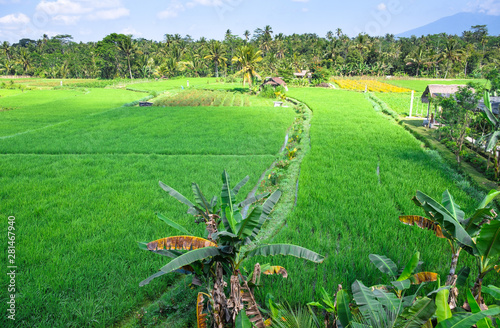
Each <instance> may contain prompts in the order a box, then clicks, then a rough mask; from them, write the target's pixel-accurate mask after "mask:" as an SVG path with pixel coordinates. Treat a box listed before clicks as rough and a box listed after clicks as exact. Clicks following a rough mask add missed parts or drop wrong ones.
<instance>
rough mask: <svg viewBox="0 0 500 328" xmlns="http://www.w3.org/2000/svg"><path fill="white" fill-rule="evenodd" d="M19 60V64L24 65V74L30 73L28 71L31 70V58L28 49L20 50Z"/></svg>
mask: <svg viewBox="0 0 500 328" xmlns="http://www.w3.org/2000/svg"><path fill="white" fill-rule="evenodd" d="M18 55H19V59H18V63H19V64H22V65H23V72H24V74H27V73H28V70H29V69H30V68H31V56H30V53H29V52H28V50H26V48H20V49H19V53H18Z"/></svg>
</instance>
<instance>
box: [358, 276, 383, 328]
mask: <svg viewBox="0 0 500 328" xmlns="http://www.w3.org/2000/svg"><path fill="white" fill-rule="evenodd" d="M352 294H353V296H354V301H356V304H357V305H358V306H359V310H360V311H361V314H362V315H363V317H364V318H365V320H366V322H368V323H370V324H371V325H372V326H373V327H377V326H378V325H379V323H380V322H383V321H385V320H384V317H385V315H386V313H385V311H384V309H383V307H382V304H380V302H379V301H378V300H377V298H376V297H375V294H374V292H373V291H372V290H371V289H370V288H368V287H366V286H365V285H363V283H362V282H361V281H359V280H356V281H355V282H354V283H353V284H352Z"/></svg>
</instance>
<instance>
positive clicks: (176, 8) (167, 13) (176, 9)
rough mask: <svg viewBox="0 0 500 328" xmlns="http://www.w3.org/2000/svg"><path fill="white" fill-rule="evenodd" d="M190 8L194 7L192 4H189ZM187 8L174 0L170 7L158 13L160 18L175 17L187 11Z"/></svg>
mask: <svg viewBox="0 0 500 328" xmlns="http://www.w3.org/2000/svg"><path fill="white" fill-rule="evenodd" d="M188 7H189V8H192V5H190V4H188ZM185 10H186V8H185V7H184V5H183V4H182V3H180V2H178V1H172V2H171V3H170V5H169V6H168V8H167V9H166V10H164V11H161V12H159V13H158V18H162V19H165V18H174V17H177V16H179V13H181V12H183V11H185Z"/></svg>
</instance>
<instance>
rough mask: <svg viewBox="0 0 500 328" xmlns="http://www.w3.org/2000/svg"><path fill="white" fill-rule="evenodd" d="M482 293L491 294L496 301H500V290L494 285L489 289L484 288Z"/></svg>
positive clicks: (489, 286)
mask: <svg viewBox="0 0 500 328" xmlns="http://www.w3.org/2000/svg"><path fill="white" fill-rule="evenodd" d="M481 291H482V292H483V293H486V294H490V295H491V296H493V298H494V299H496V300H497V301H500V288H498V287H497V286H494V285H488V287H485V286H483V288H481Z"/></svg>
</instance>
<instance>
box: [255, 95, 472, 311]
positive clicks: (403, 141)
mask: <svg viewBox="0 0 500 328" xmlns="http://www.w3.org/2000/svg"><path fill="white" fill-rule="evenodd" d="M290 95H291V96H292V97H295V98H297V99H300V100H302V101H304V102H305V103H307V104H308V105H309V106H310V108H311V109H312V111H313V113H314V116H313V121H312V126H311V150H310V152H309V153H308V155H307V156H306V157H305V159H304V161H303V162H302V168H301V174H300V183H299V194H298V203H297V207H296V209H295V211H294V213H293V215H292V216H291V217H289V218H288V219H287V223H286V225H285V226H284V227H283V229H282V230H281V232H280V233H279V234H278V235H277V236H276V237H275V238H274V240H273V242H276V243H279V242H286V243H294V244H298V245H301V246H304V247H307V248H309V249H313V250H314V251H316V252H319V253H320V254H323V255H326V260H325V262H324V263H322V264H319V265H316V264H310V263H304V262H301V261H295V260H294V259H288V258H286V259H284V258H271V259H259V260H260V261H269V262H271V263H272V264H273V265H282V266H284V267H285V268H287V270H288V272H289V277H288V279H286V280H283V279H279V277H278V278H274V277H270V278H269V279H267V277H266V281H268V282H265V283H264V284H265V287H264V288H262V289H260V290H259V293H261V297H263V296H265V295H266V293H272V294H274V296H276V297H279V298H280V299H287V300H289V301H290V302H295V303H296V302H300V303H305V302H310V301H312V300H318V299H320V295H321V294H320V287H325V289H326V290H327V291H330V292H331V293H333V292H334V291H335V290H336V289H337V285H338V284H342V286H343V287H344V288H348V289H349V288H350V286H351V283H352V282H353V281H354V280H355V279H358V280H362V281H363V282H365V283H366V284H367V285H372V284H377V283H383V282H385V281H383V280H382V279H383V277H381V276H380V275H379V274H377V269H376V268H375V267H374V266H373V265H371V264H370V262H369V260H368V255H369V254H385V255H386V256H388V257H389V258H392V259H393V260H394V261H395V262H396V263H400V264H403V263H406V262H407V261H408V260H409V259H410V257H411V256H412V255H413V254H414V253H415V252H416V251H419V252H421V257H420V258H421V260H422V261H424V264H423V267H422V270H423V271H425V270H429V271H436V272H438V273H439V274H440V275H441V276H442V277H444V276H445V275H446V274H447V271H448V270H449V259H450V254H449V246H448V244H447V243H446V242H444V241H442V240H439V239H437V238H435V237H434V236H433V235H432V234H429V233H428V232H426V231H422V230H419V229H418V228H416V229H412V228H411V227H407V226H404V225H402V224H401V223H399V221H398V216H399V215H402V214H406V215H410V214H419V215H422V214H423V213H421V212H419V209H418V208H417V207H416V206H415V205H414V204H413V202H412V201H411V198H412V196H414V195H415V191H416V190H417V189H419V190H422V191H424V192H426V193H428V194H429V195H431V196H432V197H435V198H436V199H441V198H440V197H441V194H442V192H443V191H444V190H446V189H448V190H450V192H451V193H452V194H453V195H454V196H455V199H456V201H457V203H458V204H461V205H462V208H463V209H464V210H465V211H466V212H467V211H470V210H471V209H472V207H473V206H474V205H475V200H473V199H472V198H471V196H470V195H468V194H467V193H466V192H464V190H463V189H462V188H460V187H459V186H458V185H457V183H456V182H455V181H454V179H453V178H452V176H450V174H449V173H447V171H446V170H445V169H444V164H443V163H441V162H440V160H439V158H437V157H436V155H435V154H434V153H433V152H429V151H426V150H424V149H423V148H422V146H421V143H420V142H418V141H417V140H416V139H415V138H414V137H413V136H412V135H410V134H409V133H408V132H407V131H405V130H404V129H403V128H402V127H401V126H399V125H398V124H396V123H395V122H394V121H392V120H389V119H388V118H387V117H386V116H384V115H382V114H379V113H376V112H375V111H374V110H373V108H372V107H371V106H370V104H369V103H368V102H367V101H366V99H365V97H364V96H363V95H362V94H360V93H356V92H348V91H335V90H321V89H298V90H297V89H296V90H292V92H290ZM465 259H467V257H466V256H464V257H462V258H461V262H460V263H459V266H461V265H463V264H464V262H465ZM465 263H467V264H468V265H472V264H473V263H472V262H471V261H470V258H469V262H465Z"/></svg>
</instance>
